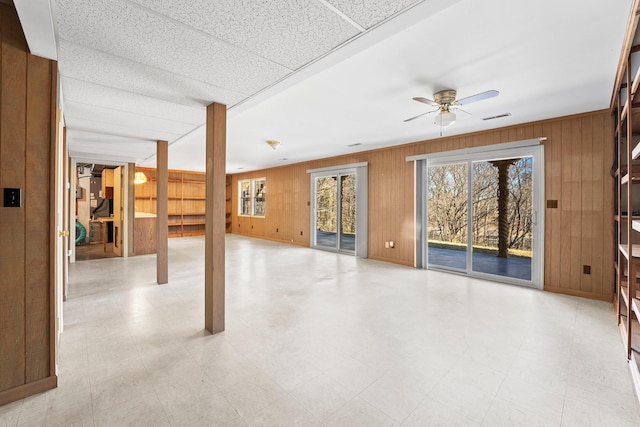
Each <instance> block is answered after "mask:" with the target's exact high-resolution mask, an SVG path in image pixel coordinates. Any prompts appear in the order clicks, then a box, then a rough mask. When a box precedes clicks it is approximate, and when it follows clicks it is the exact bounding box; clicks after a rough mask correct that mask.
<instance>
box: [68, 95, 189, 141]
mask: <svg viewBox="0 0 640 427" xmlns="http://www.w3.org/2000/svg"><path fill="white" fill-rule="evenodd" d="M72 105H73V104H72ZM132 119H134V120H135V121H137V122H138V123H137V124H134V125H131V124H130V125H125V124H123V123H120V122H117V121H114V122H103V121H97V120H92V119H86V118H80V117H74V116H73V115H71V114H70V115H68V116H65V125H66V126H67V127H69V128H70V129H76V130H85V131H91V132H98V133H103V134H105V135H111V136H113V137H115V139H117V138H120V137H124V138H136V139H141V140H147V141H158V140H163V141H173V140H174V139H176V138H179V137H180V136H181V135H183V134H182V133H178V132H168V131H166V130H164V131H163V130H159V129H154V128H152V127H151V125H146V124H145V123H144V120H140V119H141V118H140V117H139V116H135V117H132Z"/></svg>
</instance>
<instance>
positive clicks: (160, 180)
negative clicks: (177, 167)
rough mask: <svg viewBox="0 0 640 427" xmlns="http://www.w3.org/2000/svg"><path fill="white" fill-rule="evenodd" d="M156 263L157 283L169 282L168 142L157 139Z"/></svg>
mask: <svg viewBox="0 0 640 427" xmlns="http://www.w3.org/2000/svg"><path fill="white" fill-rule="evenodd" d="M156 158H157V161H156V185H157V189H156V193H157V194H156V214H157V218H156V227H157V228H156V263H157V278H158V285H163V284H165V283H168V282H169V242H168V238H169V169H168V168H169V143H168V142H167V141H158V146H157V155H156Z"/></svg>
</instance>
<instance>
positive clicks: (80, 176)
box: [75, 163, 123, 261]
mask: <svg viewBox="0 0 640 427" xmlns="http://www.w3.org/2000/svg"><path fill="white" fill-rule="evenodd" d="M122 168H123V167H122V166H116V165H108V164H94V163H77V164H76V169H75V172H76V187H75V188H76V189H75V218H76V221H75V260H76V261H85V260H91V259H101V258H111V257H118V256H122V248H121V244H119V243H118V242H119V239H121V235H122V233H121V230H122V224H121V223H119V222H118V219H119V216H118V215H115V213H117V212H120V207H122V204H123V197H122V193H123V191H122V189H123V185H122V179H121V177H122V175H123V174H122V171H121V169H122Z"/></svg>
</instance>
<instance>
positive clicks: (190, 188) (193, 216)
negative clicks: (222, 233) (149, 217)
mask: <svg viewBox="0 0 640 427" xmlns="http://www.w3.org/2000/svg"><path fill="white" fill-rule="evenodd" d="M138 171H140V172H144V174H145V175H146V176H147V182H146V183H144V184H138V185H136V212H148V213H156V170H155V169H152V168H142V167H137V168H136V172H138ZM226 188H227V190H226V230H227V232H230V231H231V177H230V176H227V187H226ZM205 201H206V174H205V173H203V172H192V171H177V170H170V171H169V237H183V236H198V235H203V234H204V226H205Z"/></svg>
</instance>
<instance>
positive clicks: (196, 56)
mask: <svg viewBox="0 0 640 427" xmlns="http://www.w3.org/2000/svg"><path fill="white" fill-rule="evenodd" d="M196 13H197V12H196ZM56 17H57V28H58V35H59V38H60V40H61V41H64V40H71V41H74V42H76V43H82V44H83V45H85V46H87V47H90V48H92V49H97V50H100V51H103V52H106V53H110V54H112V55H116V56H121V57H123V58H127V59H129V60H132V61H138V62H141V63H143V64H147V65H150V66H152V67H157V68H160V69H164V70H166V71H170V72H173V73H177V74H182V75H184V76H187V77H190V78H192V79H196V80H200V81H202V82H206V83H210V84H213V85H216V86H220V87H224V88H227V89H228V90H232V91H236V92H239V93H254V92H257V91H259V90H260V89H262V88H264V87H266V86H268V85H270V84H272V83H273V82H274V81H277V80H278V79H280V78H283V77H284V76H286V75H287V74H289V73H290V70H288V69H286V68H284V67H282V66H280V65H278V64H275V63H273V62H271V61H268V60H266V59H264V58H261V57H259V56H256V55H253V54H250V53H248V52H247V51H243V50H241V49H239V48H236V47H234V46H231V45H229V44H228V43H224V42H221V41H218V40H216V39H215V38H213V37H211V36H209V35H207V34H205V33H203V32H201V31H197V30H195V29H192V28H189V27H186V26H185V25H183V24H179V23H177V22H175V21H172V20H170V19H163V18H162V17H160V16H158V15H157V14H155V13H152V12H149V11H147V10H145V9H141V8H138V7H134V6H132V5H131V4H129V3H125V2H122V1H118V0H103V1H90V0H81V1H73V0H56ZM114 29H117V30H114ZM283 49H284V47H283ZM60 63H61V66H62V67H64V66H65V63H64V57H61V58H60Z"/></svg>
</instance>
